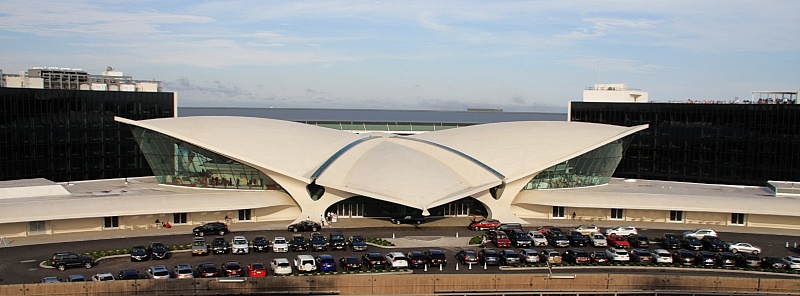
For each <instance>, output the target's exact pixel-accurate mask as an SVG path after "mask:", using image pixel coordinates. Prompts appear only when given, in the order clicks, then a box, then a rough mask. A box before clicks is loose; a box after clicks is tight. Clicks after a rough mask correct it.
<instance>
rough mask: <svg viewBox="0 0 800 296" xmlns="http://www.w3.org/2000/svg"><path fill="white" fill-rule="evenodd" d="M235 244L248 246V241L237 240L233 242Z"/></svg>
mask: <svg viewBox="0 0 800 296" xmlns="http://www.w3.org/2000/svg"><path fill="white" fill-rule="evenodd" d="M233 243H234V244H246V243H247V241H246V240H244V239H235V240H233Z"/></svg>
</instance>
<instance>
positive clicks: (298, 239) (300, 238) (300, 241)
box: [294, 236, 306, 243]
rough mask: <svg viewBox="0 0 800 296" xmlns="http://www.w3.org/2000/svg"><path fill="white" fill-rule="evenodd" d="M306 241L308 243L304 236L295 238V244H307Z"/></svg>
mask: <svg viewBox="0 0 800 296" xmlns="http://www.w3.org/2000/svg"><path fill="white" fill-rule="evenodd" d="M305 241H306V238H305V237H302V236H295V237H294V242H296V243H302V242H305Z"/></svg>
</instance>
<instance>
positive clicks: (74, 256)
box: [50, 252, 94, 271]
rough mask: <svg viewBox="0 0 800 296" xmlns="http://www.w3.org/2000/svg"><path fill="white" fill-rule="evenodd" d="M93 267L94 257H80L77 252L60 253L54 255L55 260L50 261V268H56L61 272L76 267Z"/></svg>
mask: <svg viewBox="0 0 800 296" xmlns="http://www.w3.org/2000/svg"><path fill="white" fill-rule="evenodd" d="M93 265H94V260H93V259H92V257H89V256H82V255H78V253H75V252H58V253H55V254H53V258H52V259H50V266H55V267H56V268H58V270H60V271H64V270H66V269H67V268H69V267H76V266H83V267H84V268H92V266H93Z"/></svg>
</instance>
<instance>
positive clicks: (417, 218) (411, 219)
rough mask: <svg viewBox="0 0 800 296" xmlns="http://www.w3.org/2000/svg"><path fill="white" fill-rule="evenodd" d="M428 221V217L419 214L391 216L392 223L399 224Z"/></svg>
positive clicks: (418, 223)
mask: <svg viewBox="0 0 800 296" xmlns="http://www.w3.org/2000/svg"><path fill="white" fill-rule="evenodd" d="M425 222H428V218H425V217H421V216H403V217H395V218H392V223H393V224H398V225H399V224H400V223H409V224H417V225H420V224H422V223H425Z"/></svg>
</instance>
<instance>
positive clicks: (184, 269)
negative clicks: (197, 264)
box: [172, 264, 194, 279]
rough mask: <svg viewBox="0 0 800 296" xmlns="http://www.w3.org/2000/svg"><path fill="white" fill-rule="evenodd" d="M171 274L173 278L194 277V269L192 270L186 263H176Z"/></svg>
mask: <svg viewBox="0 0 800 296" xmlns="http://www.w3.org/2000/svg"><path fill="white" fill-rule="evenodd" d="M172 274H173V275H174V276H175V278H179V279H193V278H194V271H193V270H192V266H191V265H188V264H178V265H175V267H173V268H172Z"/></svg>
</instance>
